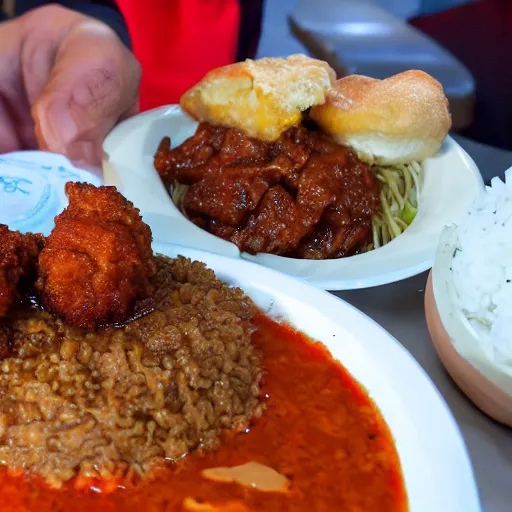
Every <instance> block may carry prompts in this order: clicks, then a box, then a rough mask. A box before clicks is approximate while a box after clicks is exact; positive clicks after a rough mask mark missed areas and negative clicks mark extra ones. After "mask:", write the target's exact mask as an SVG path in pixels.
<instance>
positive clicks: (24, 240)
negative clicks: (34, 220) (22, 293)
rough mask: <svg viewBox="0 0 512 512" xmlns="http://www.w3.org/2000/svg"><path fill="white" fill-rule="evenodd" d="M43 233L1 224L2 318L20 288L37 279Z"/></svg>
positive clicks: (0, 278) (0, 315) (0, 293)
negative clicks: (11, 227) (37, 233)
mask: <svg viewBox="0 0 512 512" xmlns="http://www.w3.org/2000/svg"><path fill="white" fill-rule="evenodd" d="M43 243H44V237H43V235H33V234H26V235H23V234H21V233H20V232H19V231H10V230H9V228H8V227H7V226H6V225H5V224H0V318H2V317H5V316H6V315H7V313H8V311H9V309H10V307H11V305H12V303H13V302H14V300H15V299H16V298H17V296H18V288H19V286H21V285H23V284H27V285H30V284H32V283H33V281H34V280H35V270H36V266H37V257H38V255H39V252H40V250H41V248H42V246H43Z"/></svg>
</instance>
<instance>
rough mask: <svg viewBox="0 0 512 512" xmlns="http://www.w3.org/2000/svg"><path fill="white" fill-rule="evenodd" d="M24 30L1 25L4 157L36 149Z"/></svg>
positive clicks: (0, 123) (0, 138) (0, 142)
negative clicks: (25, 74) (26, 81)
mask: <svg viewBox="0 0 512 512" xmlns="http://www.w3.org/2000/svg"><path fill="white" fill-rule="evenodd" d="M21 27H22V22H21V21H19V20H16V21H9V22H3V23H0V41H1V43H0V153H6V152H9V151H17V150H20V149H34V148H35V147H36V140H35V134H34V127H33V122H32V117H31V115H30V109H29V106H28V102H27V97H26V94H25V89H24V87H23V79H22V73H21V69H20V52H21V47H22V30H21Z"/></svg>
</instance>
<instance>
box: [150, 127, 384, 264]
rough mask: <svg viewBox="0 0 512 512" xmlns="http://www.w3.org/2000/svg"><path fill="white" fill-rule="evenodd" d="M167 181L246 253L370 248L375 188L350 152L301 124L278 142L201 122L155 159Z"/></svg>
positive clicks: (319, 255)
mask: <svg viewBox="0 0 512 512" xmlns="http://www.w3.org/2000/svg"><path fill="white" fill-rule="evenodd" d="M155 168H156V169H157V170H158V172H159V173H160V175H161V177H162V179H163V180H164V182H165V183H166V184H167V185H168V186H170V187H174V186H176V184H180V185H186V186H187V187H188V188H187V189H186V192H185V194H184V195H183V196H182V199H181V201H180V205H179V206H180V207H181V208H182V211H183V212H184V214H185V215H186V216H187V217H188V218H189V219H191V220H192V221H193V222H195V223H196V224H197V225H199V226H200V227H202V228H204V229H206V230H208V231H210V232H211V233H213V234H215V235H217V236H219V237H221V238H224V239H226V240H229V241H231V242H233V243H235V244H236V245H237V246H238V247H239V248H240V249H241V250H243V251H246V252H249V253H253V254H254V253H257V252H266V253H272V254H279V255H284V256H289V257H295V258H308V259H326V258H340V257H344V256H350V255H352V254H356V253H358V252H362V251H364V250H366V248H367V247H368V245H369V244H370V243H371V234H372V230H371V219H372V216H373V215H375V214H377V213H379V211H380V199H379V193H380V187H379V183H378V181H377V179H376V177H375V175H374V174H373V173H372V172H371V170H370V168H369V166H368V165H367V164H365V163H364V162H361V161H360V160H359V159H358V158H357V156H356V155H355V154H354V153H353V152H351V151H350V150H349V149H348V148H345V147H342V146H339V145H338V144H335V143H334V142H332V141H331V140H329V139H328V138H327V137H326V136H325V135H323V134H321V133H319V132H316V131H314V130H310V129H308V128H306V127H304V126H300V127H294V128H290V129H289V130H288V131H287V132H286V133H285V134H284V135H283V136H282V137H281V138H280V139H279V140H278V141H277V142H272V143H269V142H262V141H259V140H256V139H251V138H249V137H246V136H245V135H244V134H243V133H241V132H239V131H237V130H234V129H227V128H222V127H215V126H211V125H209V124H206V123H202V124H200V125H199V127H198V129H197V131H196V133H195V135H194V136H192V137H191V138H189V139H188V140H186V141H185V142H184V143H183V144H181V145H180V146H179V147H177V148H175V149H171V148H170V140H169V139H168V138H166V139H164V140H163V141H162V143H161V144H160V147H159V149H158V151H157V154H156V156H155Z"/></svg>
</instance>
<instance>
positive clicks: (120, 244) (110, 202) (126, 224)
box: [36, 182, 156, 329]
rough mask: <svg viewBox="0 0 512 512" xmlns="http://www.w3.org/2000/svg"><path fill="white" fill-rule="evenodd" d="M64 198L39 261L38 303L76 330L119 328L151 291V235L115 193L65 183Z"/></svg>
mask: <svg viewBox="0 0 512 512" xmlns="http://www.w3.org/2000/svg"><path fill="white" fill-rule="evenodd" d="M66 194H67V196H68V198H69V206H68V207H67V208H66V209H65V210H64V211H63V212H62V213H61V214H60V215H58V216H57V217H55V228H54V229H53V231H52V233H51V234H50V236H49V237H48V239H47V242H46V245H45V248H44V250H43V251H42V252H41V254H40V256H39V279H38V281H37V283H36V287H37V290H38V291H39V294H40V300H41V302H42V304H43V306H44V307H45V308H46V309H48V310H49V311H51V312H52V313H54V314H55V315H57V316H59V317H61V318H62V319H63V320H64V321H65V322H66V323H68V324H70V325H74V326H77V327H84V328H89V329H92V328H97V327H100V326H102V325H106V324H112V323H114V324H120V323H123V322H125V321H126V320H128V319H129V318H130V316H131V315H132V314H133V311H134V307H135V305H136V303H137V301H139V300H142V299H145V298H148V297H150V296H151V294H152V291H153V290H152V287H151V284H150V278H151V277H152V276H153V275H154V274H155V272H156V265H155V262H154V259H153V251H152V249H151V240H152V235H151V229H150V228H149V226H148V225H147V224H145V223H144V222H143V221H142V217H141V216H140V214H139V210H138V209H137V208H135V207H134V206H133V204H132V203H131V202H129V201H128V200H127V199H125V198H124V197H123V196H122V195H121V194H120V193H119V192H118V191H117V190H116V188H115V187H95V186H93V185H89V184H85V183H72V182H70V183H67V184H66Z"/></svg>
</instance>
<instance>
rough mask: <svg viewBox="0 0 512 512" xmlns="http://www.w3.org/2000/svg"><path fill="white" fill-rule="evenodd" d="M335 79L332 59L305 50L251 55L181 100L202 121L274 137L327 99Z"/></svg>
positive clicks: (215, 73)
mask: <svg viewBox="0 0 512 512" xmlns="http://www.w3.org/2000/svg"><path fill="white" fill-rule="evenodd" d="M335 79H336V75H335V73H334V71H333V70H332V69H331V68H330V67H329V65H328V64H327V63H326V62H323V61H320V60H316V59H311V58H309V57H306V56H305V55H291V56H290V57H288V58H286V59H280V58H264V59H260V60H256V61H254V60H250V59H248V60H246V61H245V62H239V63H236V64H231V65H229V66H225V67H221V68H217V69H214V70H213V71H210V72H209V73H208V74H207V75H206V76H205V77H204V78H203V79H202V80H201V81H200V82H199V83H198V84H197V85H195V86H194V87H192V89H190V90H189V91H187V92H186V93H185V94H184V95H183V96H182V97H181V101H180V105H181V108H182V109H183V110H185V111H186V112H188V113H189V114H190V115H191V116H192V117H194V118H196V119H197V120H199V121H206V122H209V123H211V124H215V125H221V126H225V127H228V128H237V129H239V130H241V131H243V132H244V133H245V134H246V135H248V136H249V137H255V138H258V139H260V140H266V141H274V140H276V139H278V138H279V136H280V135H281V134H282V133H283V132H284V131H285V130H287V129H288V128H290V127H291V126H294V125H297V124H299V123H300V122H301V121H302V112H303V111H304V110H306V109H308V108H309V107H312V106H313V105H320V104H322V103H324V101H325V97H326V93H327V91H328V89H329V88H330V86H331V84H332V82H333V81H334V80H335Z"/></svg>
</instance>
